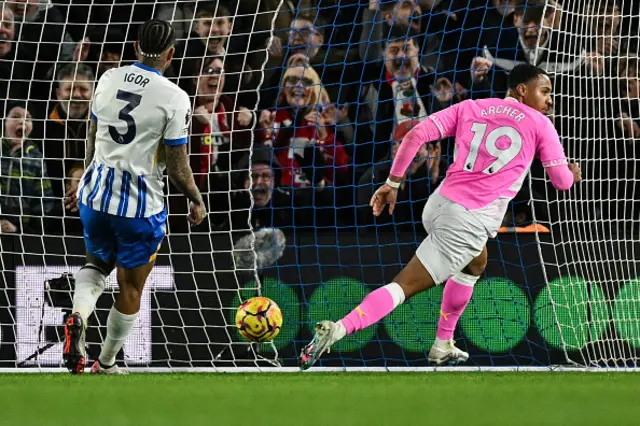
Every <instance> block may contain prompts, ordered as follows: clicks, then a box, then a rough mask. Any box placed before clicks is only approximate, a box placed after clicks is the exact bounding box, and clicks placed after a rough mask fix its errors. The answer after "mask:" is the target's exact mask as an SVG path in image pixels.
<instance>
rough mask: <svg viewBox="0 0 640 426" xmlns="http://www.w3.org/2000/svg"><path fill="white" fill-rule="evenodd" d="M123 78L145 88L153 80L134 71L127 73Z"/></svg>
mask: <svg viewBox="0 0 640 426" xmlns="http://www.w3.org/2000/svg"><path fill="white" fill-rule="evenodd" d="M123 80H124V82H125V83H134V84H137V85H138V86H142V87H143V88H144V87H146V86H147V83H149V81H151V80H149V79H148V78H147V77H145V76H143V75H140V74H136V73H134V72H128V73H126V74H125V75H124V79H123Z"/></svg>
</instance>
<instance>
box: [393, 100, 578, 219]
mask: <svg viewBox="0 0 640 426" xmlns="http://www.w3.org/2000/svg"><path fill="white" fill-rule="evenodd" d="M451 136H455V143H456V145H455V152H454V161H453V163H452V164H451V165H450V166H449V169H448V170H447V176H446V179H445V180H444V181H443V183H442V185H441V186H440V193H441V194H442V195H444V196H445V197H447V198H448V199H450V200H452V201H454V202H456V203H458V204H461V205H463V206H464V207H466V208H467V209H469V210H476V209H482V208H484V207H486V206H489V205H490V204H492V203H493V202H494V201H496V200H501V201H505V200H511V199H512V198H513V197H515V195H516V194H517V193H518V190H519V189H520V188H521V187H522V183H523V181H524V179H525V177H526V175H527V172H528V171H529V168H530V166H531V163H532V162H533V160H534V158H539V159H540V160H541V161H542V164H543V166H544V167H545V168H549V167H554V166H564V167H563V169H565V170H562V171H561V173H560V179H558V178H556V179H554V176H551V177H552V182H553V183H554V185H555V186H556V187H557V188H558V189H569V187H570V186H571V184H572V183H573V175H572V174H571V172H570V171H569V170H568V168H567V167H566V164H567V158H566V156H565V154H564V150H563V148H562V145H561V144H560V139H559V137H558V132H557V131H556V129H555V128H554V126H553V123H552V122H551V120H549V118H547V117H545V116H544V115H543V114H541V113H540V112H538V111H536V110H534V109H532V108H530V107H528V106H526V105H524V104H522V103H520V102H518V101H517V100H516V99H513V98H506V99H481V100H467V101H464V102H461V103H459V104H456V105H453V106H451V107H449V108H447V109H445V110H442V111H439V112H437V113H435V114H433V115H431V116H429V119H427V120H424V121H423V122H422V123H420V124H418V125H417V126H416V127H415V128H414V129H413V130H412V131H411V132H410V133H409V134H408V135H407V136H406V137H405V140H404V141H403V145H405V144H406V145H408V146H407V149H406V150H405V151H406V156H410V155H411V152H412V151H413V149H412V148H413V147H411V145H415V144H418V148H419V146H420V145H422V144H423V143H426V142H429V141H433V140H438V139H442V138H446V137H451ZM402 154H404V153H402ZM413 155H414V156H415V153H414V154H413ZM400 157H402V155H401V152H400V151H399V152H398V154H397V156H396V161H394V167H393V168H392V170H391V174H392V175H395V176H402V175H403V174H404V170H406V167H404V168H403V166H404V162H405V161H403V159H402V158H400ZM412 158H413V156H410V157H409V160H410V159H412ZM558 171H560V170H558ZM567 185H568V187H567ZM500 204H503V203H500ZM505 208H506V205H505Z"/></svg>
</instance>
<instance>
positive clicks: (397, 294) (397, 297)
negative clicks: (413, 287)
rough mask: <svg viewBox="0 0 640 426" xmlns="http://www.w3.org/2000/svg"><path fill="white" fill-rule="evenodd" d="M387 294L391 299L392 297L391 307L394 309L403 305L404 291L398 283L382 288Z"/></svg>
mask: <svg viewBox="0 0 640 426" xmlns="http://www.w3.org/2000/svg"><path fill="white" fill-rule="evenodd" d="M384 288H386V289H387V291H388V292H389V293H391V297H393V305H394V309H395V308H397V307H398V306H400V305H402V304H403V303H404V299H405V298H406V295H405V294H404V290H403V289H402V287H400V284H398V283H391V284H387V285H385V286H384Z"/></svg>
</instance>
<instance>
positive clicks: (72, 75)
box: [56, 63, 95, 84]
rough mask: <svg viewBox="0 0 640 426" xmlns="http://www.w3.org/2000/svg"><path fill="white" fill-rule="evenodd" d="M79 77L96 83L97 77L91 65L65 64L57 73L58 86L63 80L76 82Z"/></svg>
mask: <svg viewBox="0 0 640 426" xmlns="http://www.w3.org/2000/svg"><path fill="white" fill-rule="evenodd" d="M79 75H82V76H85V77H87V80H89V81H94V80H95V76H94V75H93V70H92V69H91V67H90V66H89V65H86V64H82V63H80V64H72V63H68V64H64V65H63V66H61V67H60V68H58V70H57V71H56V81H57V82H58V84H60V82H61V81H62V80H67V79H70V80H75V79H76V78H77V77H78V76H79Z"/></svg>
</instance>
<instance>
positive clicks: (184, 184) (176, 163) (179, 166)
mask: <svg viewBox="0 0 640 426" xmlns="http://www.w3.org/2000/svg"><path fill="white" fill-rule="evenodd" d="M165 152H166V156H167V159H166V161H167V173H168V174H169V179H171V182H172V183H173V184H174V185H175V187H176V188H178V190H179V191H180V192H182V193H183V194H184V196H185V197H187V198H188V199H189V201H190V202H191V203H190V209H189V217H188V220H189V222H191V224H192V225H198V224H200V223H201V222H202V220H203V219H204V218H205V216H206V215H207V211H206V209H205V208H204V201H202V195H201V194H200V190H199V189H198V187H197V186H196V182H195V180H194V179H193V173H192V172H191V167H189V156H188V154H187V145H186V144H181V145H165Z"/></svg>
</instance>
